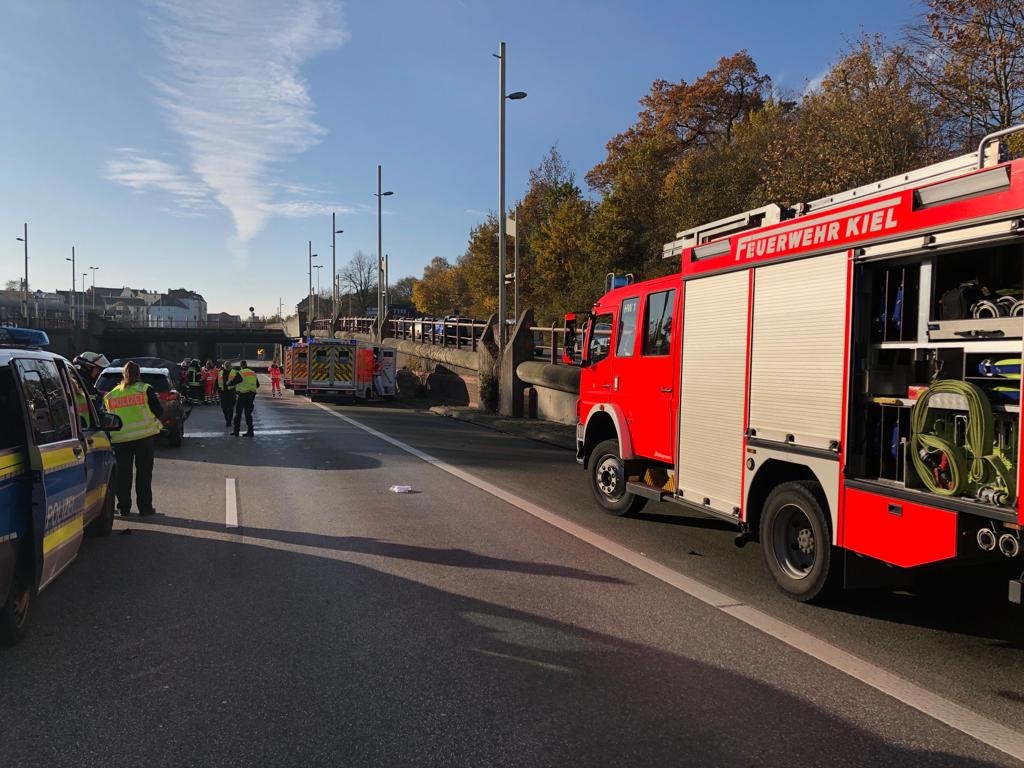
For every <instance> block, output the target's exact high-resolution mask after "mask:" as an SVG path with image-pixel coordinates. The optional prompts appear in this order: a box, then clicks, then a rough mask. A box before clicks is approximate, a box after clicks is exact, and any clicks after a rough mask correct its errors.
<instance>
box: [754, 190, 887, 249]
mask: <svg viewBox="0 0 1024 768" xmlns="http://www.w3.org/2000/svg"><path fill="white" fill-rule="evenodd" d="M897 202H898V201H893V204H892V205H890V206H889V207H886V208H879V209H878V210H874V211H868V212H866V213H865V212H856V213H853V214H851V215H849V216H844V217H843V218H841V219H838V220H836V221H827V222H822V223H821V224H809V225H807V226H806V227H798V228H796V229H790V230H788V231H786V232H782V233H779V234H770V235H765V236H763V237H754V236H748V237H745V238H743V239H741V240H740V241H739V243H738V245H737V246H736V261H740V260H741V259H753V258H759V257H761V256H778V255H782V254H788V253H792V252H794V251H798V250H802V249H805V248H812V247H815V246H820V245H827V244H829V243H837V242H840V241H841V240H848V239H853V240H857V239H861V238H864V237H867V236H869V235H874V234H877V233H879V232H885V231H886V230H889V229H895V228H896V227H898V226H899V222H898V221H897V220H896V210H895V205H896V203H897Z"/></svg>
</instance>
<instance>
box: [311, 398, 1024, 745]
mask: <svg viewBox="0 0 1024 768" xmlns="http://www.w3.org/2000/svg"><path fill="white" fill-rule="evenodd" d="M314 405H316V407H317V408H320V409H321V410H323V411H324V412H326V413H329V414H330V415H331V416H334V417H335V418H338V419H341V420H342V421H344V422H346V423H348V424H351V425H352V426H353V427H356V428H357V429H361V430H363V431H364V432H366V433H368V434H370V435H373V436H374V437H376V438H378V439H379V440H383V441H384V442H386V443H389V444H390V445H393V446H395V447H396V448H398V449H400V450H402V451H405V452H406V453H408V454H411V455H412V456H415V457H416V458H418V459H422V460H423V461H425V462H427V463H428V464H432V465H433V466H435V467H437V468H438V469H440V470H441V471H442V472H447V473H448V474H449V475H452V476H453V477H457V478H459V479H460V480H463V481H464V482H466V483H469V484H470V485H472V486H474V487H475V488H478V489H479V490H481V491H484V492H485V493H488V494H490V495H491V496H494V497H495V498H497V499H500V500H501V501H504V502H505V503H506V504H510V505H512V506H513V507H516V508H518V509H520V510H522V511H523V512H526V513H527V514H529V515H532V516H534V517H536V518H537V519H539V520H543V521H544V522H546V523H548V524H550V525H553V526H554V527H556V528H558V529H560V530H562V531H564V532H566V533H568V534H569V535H570V536H573V537H575V538H577V539H579V540H580V541H583V542H585V543H587V544H589V545H591V546H592V547H595V548H597V549H599V550H601V551H602V552H605V553H606V554H609V555H611V556H612V557H614V558H616V559H618V560H621V561H622V562H624V563H627V564H628V565H631V566H633V567H634V568H637V569H639V570H641V571H643V572H644V573H646V574H648V575H650V576H653V577H654V578H656V579H658V580H659V581H662V582H664V583H666V584H668V585H670V586H672V587H675V588H676V589H678V590H679V591H681V592H685V593H686V594H688V595H690V596H691V597H694V598H696V599H697V600H700V601H701V602H702V603H705V604H707V605H709V606H711V607H713V608H715V609H717V610H719V611H721V612H723V613H725V614H727V615H729V616H731V617H733V618H734V619H736V620H738V621H742V622H743V623H744V624H746V625H748V626H750V627H753V628H754V629H757V630H759V631H761V632H763V633H765V634H766V635H770V636H772V637H774V638H775V639H777V640H779V641H781V642H783V643H785V644H786V645H788V646H790V647H792V648H795V649H797V650H799V651H802V652H803V653H805V654H807V655H808V656H810V657H812V658H814V659H816V660H818V661H820V662H821V663H823V664H826V665H828V666H829V667H832V668H833V669H836V670H839V671H840V672H843V673H845V674H847V675H849V676H850V677H852V678H854V679H855V680H858V681H860V682H862V683H864V684H865V685H868V686H870V687H872V688H874V689H875V690H876V691H880V692H881V693H884V694H885V695H887V696H891V697H892V698H894V699H896V700H898V701H902V702H903V703H904V704H906V705H907V706H909V707H912V708H913V709H916V710H917V711H918V712H921V713H923V714H925V715H928V716H929V717H932V718H934V719H935V720H938V721H939V722H941V723H944V724H945V725H948V726H949V727H951V728H953V729H955V730H958V731H960V732H961V733H964V734H967V735H968V736H970V737H972V738H974V739H976V740H978V741H980V742H981V743H982V744H985V745H987V746H989V747H992V748H993V749H997V750H999V751H1000V752H1003V753H1005V754H1007V755H1010V756H1011V757H1013V758H1015V759H1017V760H1021V761H1024V733H1020V732H1019V731H1015V730H1013V729H1012V728H1008V727H1006V726H1005V725H1002V724H1001V723H997V722H996V721H995V720H991V719H989V718H987V717H985V716H983V715H980V714H978V713H977V712H974V711H972V710H970V709H967V708H966V707H963V706H961V705H960V704H957V703H956V702H954V701H952V700H950V699H947V698H945V697H943V696H941V695H939V694H937V693H934V692H932V691H929V690H927V689H926V688H923V687H922V686H920V685H917V684H916V683H912V682H910V681H909V680H906V679H904V678H902V677H900V676H899V675H896V674H894V673H892V672H889V671H887V670H885V669H883V668H882V667H879V666H878V665H876V664H872V663H871V662H869V661H866V660H864V659H862V658H860V657H858V656H855V655H854V654H852V653H849V652H848V651H844V650H843V649H841V648H839V647H838V646H835V645H832V644H831V643H829V642H827V641H825V640H822V639H821V638H818V637H815V636H814V635H812V634H810V633H809V632H805V631H803V630H802V629H798V628H796V627H794V626H792V625H791V624H787V623H786V622H784V621H782V620H781V619H777V618H775V617H774V616H770V615H768V614H767V613H765V612H764V611H761V610H758V609H757V608H754V607H752V606H750V605H747V604H745V603H742V602H741V601H739V600H737V599H736V598H734V597H731V596H729V595H727V594H725V593H724V592H720V591H719V590H717V589H715V588H714V587H711V586H708V585H707V584H704V583H702V582H700V581H698V580H696V579H694V578H691V577H689V576H685V575H683V574H682V573H679V572H678V571H675V570H673V569H671V568H669V567H668V566H666V565H662V564H661V563H658V562H655V561H653V560H651V559H650V558H648V557H647V556H646V555H642V554H640V553H639V552H635V551H633V550H631V549H629V548H628V547H624V546H622V545H621V544H618V543H616V542H614V541H612V540H611V539H608V538H606V537H604V536H601V535H600V534H598V533H594V532H593V531H591V530H588V529H587V528H584V527H583V526H582V525H579V524H577V523H574V522H572V521H570V520H567V519H566V518H564V517H561V516H560V515H557V514H555V513H554V512H551V511H550V510H548V509H545V508H544V507H541V506H540V505H538V504H534V503H533V502H531V501H528V500H527V499H524V498H521V497H520V496H517V495H516V494H514V493H512V492H510V491H507V490H505V489H503V488H499V487H498V486H496V485H494V484H493V483H491V482H488V481H487V480H484V479H482V478H479V477H477V476H476V475H473V474H470V473H469V472H466V471H465V470H464V469H460V468H459V467H456V466H454V465H452V464H449V463H448V462H446V461H442V460H441V459H438V458H436V457H434V456H431V455H430V454H429V453H426V452H424V451H421V450H420V449H419V448H414V447H413V446H411V445H409V444H408V443H404V442H402V441H401V440H398V439H396V438H394V437H391V436H389V435H386V434H384V433H383V432H379V431H378V430H376V429H374V428H373V427H369V426H367V425H365V424H362V423H361V422H358V421H356V420H355V419H353V418H350V417H348V416H345V415H344V414H342V413H339V412H337V411H334V410H331V409H330V408H328V407H327V406H325V405H323V404H321V403H314Z"/></svg>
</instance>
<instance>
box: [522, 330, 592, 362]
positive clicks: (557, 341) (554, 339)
mask: <svg viewBox="0 0 1024 768" xmlns="http://www.w3.org/2000/svg"><path fill="white" fill-rule="evenodd" d="M530 331H531V332H532V333H533V339H534V346H533V357H534V359H535V360H545V361H546V362H548V363H551V364H552V365H579V364H580V359H581V357H582V351H581V348H580V345H579V344H576V345H575V350H574V353H573V356H572V358H573V362H572V363H567V362H566V361H564V360H563V359H562V356H563V353H564V351H565V334H566V333H567V329H566V328H565V326H559V325H558V323H552V324H551V325H550V326H547V327H545V326H536V325H535V326H531V327H530ZM545 341H547V343H544V342H545Z"/></svg>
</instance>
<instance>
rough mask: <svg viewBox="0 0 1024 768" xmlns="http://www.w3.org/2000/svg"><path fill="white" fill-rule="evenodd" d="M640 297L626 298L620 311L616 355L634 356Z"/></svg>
mask: <svg viewBox="0 0 1024 768" xmlns="http://www.w3.org/2000/svg"><path fill="white" fill-rule="evenodd" d="M639 306H640V299H638V298H632V299H626V300H624V301H623V302H622V309H621V310H620V311H619V343H618V345H617V346H616V347H615V356H616V357H632V356H633V350H634V349H636V316H637V307H639Z"/></svg>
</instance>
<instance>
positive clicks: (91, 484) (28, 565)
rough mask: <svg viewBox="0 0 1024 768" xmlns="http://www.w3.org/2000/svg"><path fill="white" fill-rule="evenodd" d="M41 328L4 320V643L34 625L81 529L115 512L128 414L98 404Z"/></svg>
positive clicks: (105, 526) (98, 531)
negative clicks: (117, 440) (115, 446)
mask: <svg viewBox="0 0 1024 768" xmlns="http://www.w3.org/2000/svg"><path fill="white" fill-rule="evenodd" d="M47 344H49V338H47V336H46V334H45V333H44V332H42V331H34V330H29V329H26V328H4V327H0V645H14V644H15V643H17V642H19V641H20V640H21V639H22V637H23V636H24V635H25V632H26V630H27V629H28V620H29V606H30V604H31V601H32V598H33V597H34V596H35V594H36V593H37V592H38V591H39V590H41V589H43V588H44V587H45V586H46V585H47V584H49V583H50V582H51V581H53V579H54V578H55V577H56V576H57V575H58V574H59V573H60V572H61V571H63V570H64V569H65V568H66V567H67V566H68V565H69V564H70V563H71V561H72V560H74V559H75V556H76V555H77V554H78V549H79V547H80V546H81V543H82V537H83V534H85V533H88V534H90V535H95V536H105V535H107V534H109V533H110V529H111V525H112V524H113V521H114V472H115V466H114V453H113V450H112V449H111V446H110V438H109V436H108V435H107V432H106V431H105V430H107V431H109V430H112V429H120V427H121V420H120V419H119V418H118V417H117V416H115V415H112V414H101V413H98V412H97V411H96V409H95V406H94V404H93V403H92V402H91V399H90V398H89V396H88V393H87V390H86V389H85V387H84V385H83V384H82V381H81V379H80V378H79V377H78V373H77V372H76V371H75V369H74V368H73V367H72V365H71V363H69V362H68V361H67V360H65V359H64V358H63V357H61V356H60V355H57V354H53V353H52V352H45V351H43V350H42V347H45V346H46V345H47Z"/></svg>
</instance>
